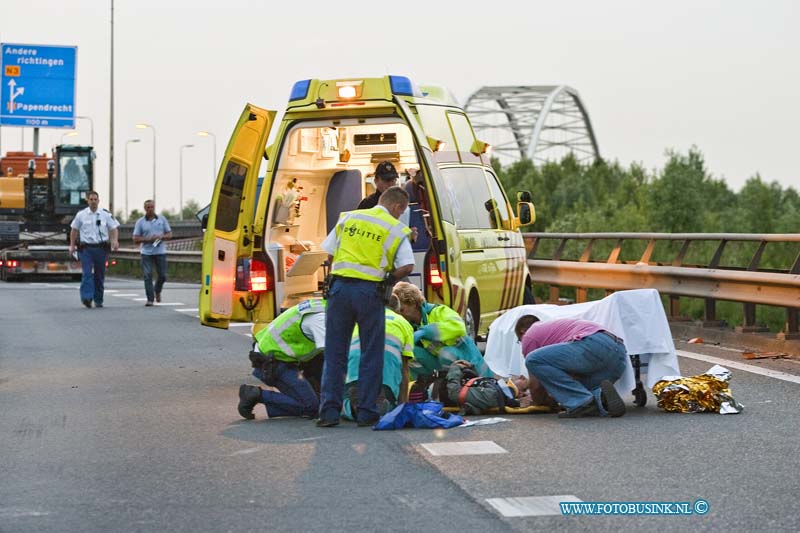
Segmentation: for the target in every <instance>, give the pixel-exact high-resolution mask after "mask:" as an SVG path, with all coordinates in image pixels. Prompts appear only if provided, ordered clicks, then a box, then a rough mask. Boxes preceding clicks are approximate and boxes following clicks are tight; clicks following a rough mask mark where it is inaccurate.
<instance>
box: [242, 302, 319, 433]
mask: <svg viewBox="0 0 800 533" xmlns="http://www.w3.org/2000/svg"><path fill="white" fill-rule="evenodd" d="M326 308H327V302H325V300H305V301H302V302H300V303H299V304H297V305H295V306H292V307H290V308H289V309H287V310H286V311H284V312H283V313H281V314H280V315H278V316H277V318H275V320H273V321H272V322H271V323H270V325H269V326H267V327H266V328H264V329H262V330H261V331H259V332H258V333H256V335H255V341H256V345H255V347H254V348H253V351H252V352H250V361H251V362H252V364H253V368H254V370H253V376H255V377H256V378H258V379H260V380H261V381H262V382H263V383H264V384H266V385H268V386H270V387H273V388H275V389H278V390H277V391H273V390H264V389H261V388H260V387H256V386H253V385H246V384H245V385H242V386H240V387H239V405H238V410H239V414H240V415H242V417H243V418H246V419H248V420H252V419H253V418H255V415H254V414H253V408H254V407H255V406H256V405H257V404H259V403H263V404H264V406H265V407H266V409H267V416H268V417H269V418H274V417H278V416H304V417H308V418H312V417H314V416H316V414H317V410H318V409H319V398H318V397H317V393H316V392H315V391H314V387H313V386H312V385H311V383H309V381H308V379H307V376H306V375H305V373H304V372H302V371H301V365H306V364H307V363H309V362H311V361H312V360H313V359H315V358H317V357H320V354H321V353H322V351H323V350H324V349H325V314H326Z"/></svg>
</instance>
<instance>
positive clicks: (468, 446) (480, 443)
mask: <svg viewBox="0 0 800 533" xmlns="http://www.w3.org/2000/svg"><path fill="white" fill-rule="evenodd" d="M421 446H422V447H423V448H425V449H426V450H428V453H430V454H431V455H485V454H493V453H508V450H506V449H505V448H503V447H501V446H499V445H498V444H496V443H495V442H493V441H490V440H474V441H465V442H427V443H422V444H421Z"/></svg>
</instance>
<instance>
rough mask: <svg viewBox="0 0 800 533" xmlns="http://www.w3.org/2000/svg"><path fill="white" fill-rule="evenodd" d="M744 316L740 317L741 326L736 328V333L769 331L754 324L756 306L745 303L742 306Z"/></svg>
mask: <svg viewBox="0 0 800 533" xmlns="http://www.w3.org/2000/svg"><path fill="white" fill-rule="evenodd" d="M742 308H743V310H744V316H743V317H742V325H741V326H738V327H737V328H736V331H737V333H764V332H766V331H769V328H767V327H765V326H763V325H759V324H756V304H751V303H745V304H742Z"/></svg>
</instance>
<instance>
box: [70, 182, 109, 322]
mask: <svg viewBox="0 0 800 533" xmlns="http://www.w3.org/2000/svg"><path fill="white" fill-rule="evenodd" d="M86 201H87V203H88V204H89V207H87V208H86V209H83V210H81V211H78V214H77V215H75V219H74V220H73V221H72V224H70V227H71V228H72V229H71V230H70V232H69V254H70V255H73V254H74V253H75V250H76V249H77V250H78V254H79V256H80V259H81V268H82V270H83V276H82V277H81V291H80V292H81V302H82V303H83V305H85V306H86V307H89V308H91V307H92V301H93V300H94V305H95V307H103V284H104V282H105V278H106V259H108V251H109V249H111V250H114V251H116V250H118V249H119V231H118V230H117V228H118V227H119V222H117V221H116V219H115V218H114V215H112V214H111V213H109V212H108V211H107V210H105V209H98V205H99V204H100V195H98V194H97V193H96V192H95V191H89V192H88V193H86Z"/></svg>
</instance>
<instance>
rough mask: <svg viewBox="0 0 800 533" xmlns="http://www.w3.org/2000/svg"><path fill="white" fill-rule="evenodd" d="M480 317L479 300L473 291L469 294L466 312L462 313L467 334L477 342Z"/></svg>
mask: <svg viewBox="0 0 800 533" xmlns="http://www.w3.org/2000/svg"><path fill="white" fill-rule="evenodd" d="M480 319H481V308H480V302H479V301H478V297H477V295H476V294H475V293H474V292H473V293H471V294H470V295H469V303H468V304H467V312H466V313H465V315H464V325H465V326H466V328H467V335H468V336H470V337H472V340H474V341H475V342H478V327H479V324H480Z"/></svg>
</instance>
